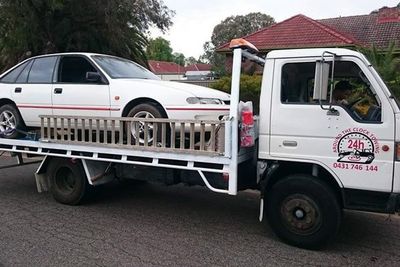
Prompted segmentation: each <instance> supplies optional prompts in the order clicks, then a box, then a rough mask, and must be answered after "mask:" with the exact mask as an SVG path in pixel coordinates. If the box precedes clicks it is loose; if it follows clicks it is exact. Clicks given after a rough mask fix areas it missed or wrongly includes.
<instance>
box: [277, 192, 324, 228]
mask: <svg viewBox="0 0 400 267" xmlns="http://www.w3.org/2000/svg"><path fill="white" fill-rule="evenodd" d="M281 217H282V219H283V222H284V224H285V225H286V227H287V228H288V229H289V230H290V231H291V232H293V233H295V234H299V235H310V234H313V233H315V232H316V231H318V230H319V229H320V227H321V211H320V209H319V207H318V205H317V204H316V203H315V202H314V201H313V200H312V199H311V198H309V197H307V196H305V195H301V194H295V195H292V196H289V197H287V198H286V199H285V200H284V201H283V202H282V206H281Z"/></svg>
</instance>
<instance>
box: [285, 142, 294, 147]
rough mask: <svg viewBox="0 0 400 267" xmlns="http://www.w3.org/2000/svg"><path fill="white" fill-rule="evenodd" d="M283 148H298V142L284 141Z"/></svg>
mask: <svg viewBox="0 0 400 267" xmlns="http://www.w3.org/2000/svg"><path fill="white" fill-rule="evenodd" d="M282 144H283V146H287V147H296V146H297V142H296V141H283V143H282Z"/></svg>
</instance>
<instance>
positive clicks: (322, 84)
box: [313, 60, 330, 100]
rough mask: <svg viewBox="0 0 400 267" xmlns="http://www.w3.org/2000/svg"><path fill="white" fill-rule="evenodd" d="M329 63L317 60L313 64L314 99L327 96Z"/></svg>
mask: <svg viewBox="0 0 400 267" xmlns="http://www.w3.org/2000/svg"><path fill="white" fill-rule="evenodd" d="M329 67H330V66H329V63H326V62H323V61H320V60H318V61H317V63H316V66H315V78H314V94H313V99H314V100H326V99H327V98H328V82H329Z"/></svg>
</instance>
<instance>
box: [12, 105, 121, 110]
mask: <svg viewBox="0 0 400 267" xmlns="http://www.w3.org/2000/svg"><path fill="white" fill-rule="evenodd" d="M18 108H39V109H70V110H104V111H119V110H120V109H119V108H100V107H68V106H30V105H18Z"/></svg>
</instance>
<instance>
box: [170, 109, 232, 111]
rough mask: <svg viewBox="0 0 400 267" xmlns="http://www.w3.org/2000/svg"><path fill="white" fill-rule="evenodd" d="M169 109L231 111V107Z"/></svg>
mask: <svg viewBox="0 0 400 267" xmlns="http://www.w3.org/2000/svg"><path fill="white" fill-rule="evenodd" d="M167 110H182V111H188V110H189V111H190V110H202V111H217V110H218V111H229V108H167Z"/></svg>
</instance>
